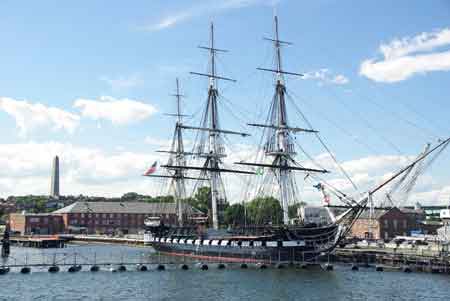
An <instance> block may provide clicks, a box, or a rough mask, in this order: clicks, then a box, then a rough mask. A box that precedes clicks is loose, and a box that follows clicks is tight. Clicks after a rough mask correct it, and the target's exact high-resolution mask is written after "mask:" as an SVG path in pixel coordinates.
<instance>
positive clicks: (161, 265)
mask: <svg viewBox="0 0 450 301" xmlns="http://www.w3.org/2000/svg"><path fill="white" fill-rule="evenodd" d="M165 269H166V267H165V265H163V264H158V266H157V267H156V270H158V271H164V270H165Z"/></svg>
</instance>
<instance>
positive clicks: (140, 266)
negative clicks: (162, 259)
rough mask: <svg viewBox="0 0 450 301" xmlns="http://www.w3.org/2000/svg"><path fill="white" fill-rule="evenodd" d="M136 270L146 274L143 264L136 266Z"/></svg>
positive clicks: (145, 267)
mask: <svg viewBox="0 0 450 301" xmlns="http://www.w3.org/2000/svg"><path fill="white" fill-rule="evenodd" d="M136 270H138V271H139V272H146V271H147V270H148V269H147V266H145V265H143V264H138V265H137V266H136Z"/></svg>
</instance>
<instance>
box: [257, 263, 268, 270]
mask: <svg viewBox="0 0 450 301" xmlns="http://www.w3.org/2000/svg"><path fill="white" fill-rule="evenodd" d="M258 267H259V268H260V269H261V270H265V269H267V265H265V264H264V263H258Z"/></svg>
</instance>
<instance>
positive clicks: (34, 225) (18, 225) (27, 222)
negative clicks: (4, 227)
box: [9, 213, 64, 235]
mask: <svg viewBox="0 0 450 301" xmlns="http://www.w3.org/2000/svg"><path fill="white" fill-rule="evenodd" d="M9 222H10V226H11V231H13V232H19V233H20V234H21V235H31V234H41V235H48V234H56V233H63V232H64V222H63V218H62V216H60V215H54V214H50V213H23V214H22V213H11V214H10V215H9Z"/></svg>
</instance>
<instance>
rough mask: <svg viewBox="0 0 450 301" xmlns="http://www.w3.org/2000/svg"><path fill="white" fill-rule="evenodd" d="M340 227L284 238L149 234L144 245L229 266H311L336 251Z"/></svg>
mask: <svg viewBox="0 0 450 301" xmlns="http://www.w3.org/2000/svg"><path fill="white" fill-rule="evenodd" d="M339 232H340V228H339V226H338V225H334V224H333V225H330V226H326V227H316V228H297V229H295V231H292V230H288V229H286V230H284V231H282V233H284V235H280V233H278V234H277V235H273V236H250V235H247V236H246V235H229V236H222V237H220V236H215V237H211V238H205V237H203V238H202V237H200V236H198V237H192V236H191V237H190V238H185V237H177V236H175V235H165V236H157V235H154V234H153V233H151V232H147V233H146V235H145V239H144V242H145V243H146V244H148V245H151V246H152V247H153V248H154V249H155V250H156V251H158V252H162V253H165V254H167V255H175V256H186V257H193V258H199V259H206V260H210V261H213V260H217V261H229V262H310V261H315V260H316V259H317V258H318V256H320V255H323V254H324V253H325V254H326V253H328V252H330V251H332V250H333V249H334V247H335V246H336V244H337V242H338V237H339Z"/></svg>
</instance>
